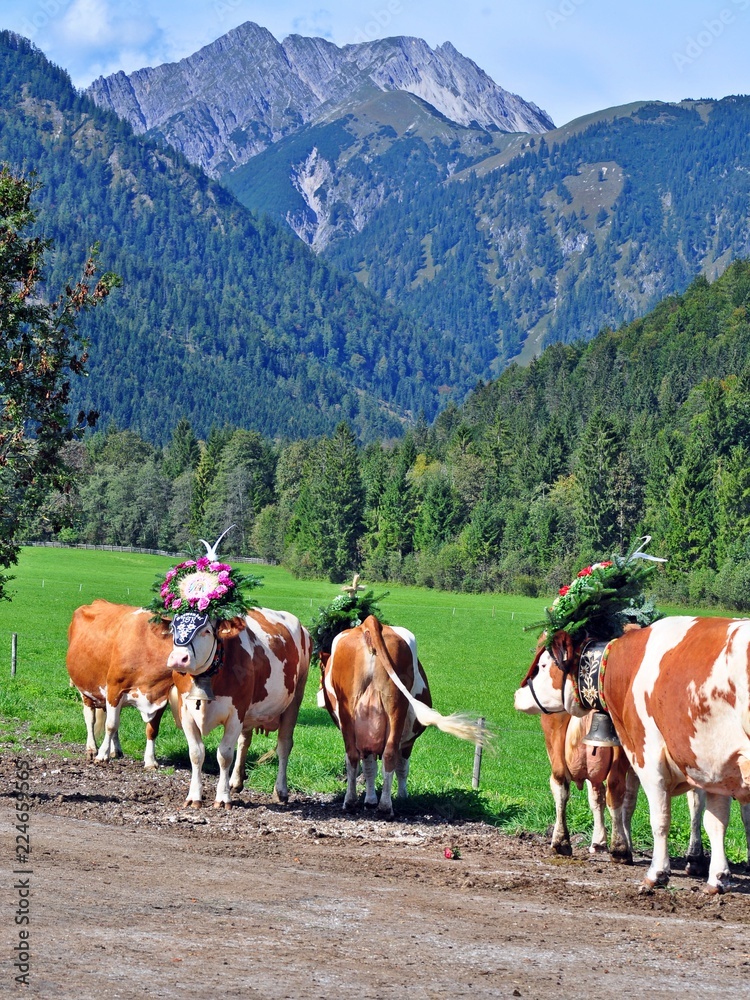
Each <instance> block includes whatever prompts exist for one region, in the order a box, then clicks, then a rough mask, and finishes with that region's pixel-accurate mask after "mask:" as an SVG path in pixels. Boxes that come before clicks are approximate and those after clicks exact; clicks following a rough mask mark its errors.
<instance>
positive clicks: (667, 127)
mask: <svg viewBox="0 0 750 1000" xmlns="http://www.w3.org/2000/svg"><path fill="white" fill-rule="evenodd" d="M355 126H356V127H355ZM336 129H338V132H339V133H340V134H341V135H343V136H345V137H346V143H347V144H346V145H344V144H342V148H343V149H344V150H345V152H344V153H343V154H342V153H340V152H339V153H335V152H333V153H332V152H331V150H330V147H331V143H332V142H333V141H334V138H335V136H334V132H335V130H336ZM358 132H361V124H360V123H359V122H347V121H346V120H342V121H340V122H335V123H331V124H330V125H329V126H328V127H327V129H326V130H325V131H323V130H321V129H318V130H317V131H316V132H314V133H313V132H311V133H310V135H309V136H307V139H308V143H307V145H304V140H305V138H306V136H305V134H304V133H300V135H299V136H298V137H296V140H295V142H296V145H295V147H294V150H291V152H293V153H294V156H293V157H292V159H291V161H289V160H288V161H287V163H286V164H281V163H280V157H279V155H278V154H274V153H273V152H269V153H265V154H263V155H262V157H261V158H260V159H259V167H262V168H263V169H262V170H260V171H259V173H258V174H257V182H256V181H254V180H253V178H252V177H251V176H250V175H249V168H245V170H244V175H243V173H242V172H239V173H238V176H237V178H229V179H228V180H227V183H230V184H232V185H233V186H234V188H235V189H236V190H237V191H239V193H240V197H242V198H246V199H248V201H250V202H251V203H252V204H253V205H254V206H255V207H256V208H257V207H260V206H261V205H262V203H263V201H264V199H265V200H266V207H267V208H268V210H270V211H277V212H278V213H279V215H280V216H281V215H283V214H286V217H287V218H288V220H289V221H290V222H291V223H292V224H295V225H297V223H296V221H295V220H297V219H298V218H299V210H297V209H295V208H294V206H293V202H292V197H291V196H292V195H294V194H296V192H295V191H294V186H293V185H292V184H291V183H290V163H291V173H292V175H293V178H294V177H296V176H298V175H299V173H300V171H303V168H304V166H305V164H306V163H307V162H308V161H307V160H306V158H307V157H309V156H310V154H311V150H312V149H313V148H315V149H316V150H317V153H316V156H315V162H314V165H315V171H316V174H315V176H316V180H317V184H318V185H319V187H318V189H317V191H316V197H317V198H318V202H319V203H320V204H321V205H323V206H324V208H325V213H326V215H325V218H326V219H330V218H333V219H334V220H335V221H336V226H337V228H336V231H335V232H330V227H329V231H328V232H327V234H326V245H325V248H324V249H323V251H322V252H323V255H324V256H325V257H326V258H327V259H328V260H330V261H332V262H334V263H336V264H337V265H339V266H340V267H342V268H343V269H345V270H347V271H349V272H351V273H352V274H356V275H357V277H358V278H359V280H360V281H362V283H363V284H365V285H367V287H369V288H370V289H372V290H373V291H375V292H376V293H377V294H378V295H379V296H383V297H386V298H388V299H389V300H390V301H393V302H395V303H398V304H399V305H400V306H402V307H403V308H404V309H406V310H408V311H409V312H410V313H411V314H412V315H414V316H418V317H420V319H421V320H422V321H424V322H425V323H426V324H427V325H428V326H429V327H430V328H431V329H432V330H433V331H435V332H436V333H438V332H439V333H440V334H441V335H442V336H444V337H446V338H448V339H450V340H452V339H453V338H455V339H456V340H457V341H458V342H459V343H462V344H463V357H462V367H461V371H460V373H459V378H460V379H461V380H462V383H461V384H462V387H465V386H467V385H468V386H470V384H471V380H472V377H482V378H485V379H486V378H488V377H491V376H492V374H493V373H494V374H498V373H499V372H500V371H501V370H502V368H503V366H504V365H505V364H506V363H507V362H508V361H509V360H510V359H512V358H516V357H519V356H520V357H521V359H522V360H523V362H525V363H526V362H528V361H529V360H530V359H531V358H532V357H533V356H534V355H536V354H538V353H539V352H540V350H541V349H542V348H543V347H544V346H546V345H548V344H550V343H554V342H557V341H562V342H564V343H571V342H573V341H575V340H578V339H590V338H591V337H593V336H594V335H595V334H596V333H598V332H599V331H600V330H601V329H602V328H604V327H612V328H614V327H616V326H619V325H620V324H621V323H623V322H627V321H629V320H631V319H633V318H635V317H636V316H639V315H643V314H645V313H646V312H647V311H648V309H650V308H652V307H653V306H654V305H655V304H656V303H657V302H658V301H660V300H661V299H662V298H664V297H665V296H666V295H669V294H672V293H676V292H682V291H683V290H684V289H685V288H686V287H687V285H688V284H689V283H690V281H691V280H692V279H693V278H694V277H695V276H696V275H698V274H699V273H701V272H703V273H705V274H707V275H708V276H709V277H714V276H716V275H717V274H720V273H721V271H722V270H723V269H724V268H725V267H726V266H727V264H728V263H729V262H730V261H731V260H733V259H735V258H737V257H742V256H746V255H748V254H749V253H750V223H749V222H748V212H747V206H748V203H750V171H748V164H749V163H750V98H746V97H728V98H725V99H724V100H721V101H700V102H696V101H685V102H683V103H682V104H679V105H674V104H661V103H658V102H657V103H650V104H639V105H635V106H629V107H626V108H621V109H614V110H612V111H609V112H603V113H599V114H596V115H591V116H589V118H588V119H586V120H584V121H582V122H580V123H573V124H572V125H570V126H567V127H565V128H561V129H557V130H555V131H552V132H549V133H547V134H546V135H545V136H542V137H536V138H534V137H531V138H530V137H528V136H516V137H515V138H514V139H513V141H512V142H509V144H508V140H507V139H504V141H505V142H506V144H508V148H506V149H505V150H504V151H502V152H499V153H497V154H495V155H494V156H491V157H487V158H485V159H484V160H483V161H482V162H481V163H478V164H476V165H475V166H474V167H471V168H464V169H463V170H462V169H461V163H460V161H461V153H462V150H461V148H460V144H459V142H458V140H457V139H454V140H453V146H451V144H450V142H447V143H446V145H445V146H444V148H443V147H441V144H440V141H439V140H437V139H435V140H434V141H432V140H425V138H423V137H422V136H421V135H419V134H418V132H416V131H411V132H410V131H406V132H405V133H403V134H402V135H400V136H399V137H398V138H393V140H392V142H391V143H389V144H387V145H384V143H383V140H382V136H381V135H380V134H379V133H378V131H377V130H372V134H371V135H370V140H369V143H365V142H364V141H363V139H362V136H361V135H359V134H358V135H357V145H356V146H355V147H353V148H354V152H353V151H352V148H350V147H351V144H352V143H353V142H354V134H355V133H358ZM394 135H395V133H394ZM488 140H489V137H488ZM494 141H496V140H494ZM316 144H317V145H316ZM488 152H491V146H490V149H489V150H488ZM473 155H474V156H476V153H473ZM274 171H275V173H274ZM347 177H355V178H356V184H354V183H348V182H347V180H346V179H347ZM295 183H297V182H296V181H295ZM284 191H287V192H288V194H287V195H284V193H283V192H284ZM376 194H377V195H378V197H379V200H378V197H376ZM297 197H298V198H299V196H298V195H297ZM368 197H369V199H370V200H369V201H368ZM285 198H286V200H284V199H285ZM282 205H284V206H285V209H284V213H282V212H280V211H279V208H280V207H281V206H282ZM298 228H299V227H298Z"/></svg>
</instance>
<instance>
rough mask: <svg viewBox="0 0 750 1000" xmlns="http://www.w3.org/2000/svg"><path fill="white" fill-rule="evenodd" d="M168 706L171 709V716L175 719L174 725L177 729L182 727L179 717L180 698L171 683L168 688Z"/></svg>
mask: <svg viewBox="0 0 750 1000" xmlns="http://www.w3.org/2000/svg"><path fill="white" fill-rule="evenodd" d="M169 707H170V708H171V709H172V718H173V719H174V721H175V725H176V726H177V728H178V729H182V719H181V717H180V699H179V696H178V694H177V688H176V687H175V686H174V684H173V685H172V687H171V688H170V689H169Z"/></svg>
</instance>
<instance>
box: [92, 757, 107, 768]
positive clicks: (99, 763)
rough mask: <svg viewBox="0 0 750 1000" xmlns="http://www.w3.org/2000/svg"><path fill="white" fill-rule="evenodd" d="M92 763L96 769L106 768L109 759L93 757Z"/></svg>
mask: <svg viewBox="0 0 750 1000" xmlns="http://www.w3.org/2000/svg"><path fill="white" fill-rule="evenodd" d="M94 763H95V764H96V766H97V767H106V766H107V764H109V757H94Z"/></svg>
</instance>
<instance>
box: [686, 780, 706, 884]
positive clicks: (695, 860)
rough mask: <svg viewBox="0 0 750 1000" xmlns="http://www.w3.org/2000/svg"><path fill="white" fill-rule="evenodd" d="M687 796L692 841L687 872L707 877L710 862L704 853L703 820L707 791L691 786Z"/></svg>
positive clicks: (696, 876) (697, 876)
mask: <svg viewBox="0 0 750 1000" xmlns="http://www.w3.org/2000/svg"><path fill="white" fill-rule="evenodd" d="M685 797H686V798H687V804H688V812H689V813H690V843H689V844H688V849H687V859H686V864H685V874H686V875H690V876H692V877H693V878H705V877H706V875H707V874H708V863H707V861H706V855H705V854H704V853H703V837H702V836H701V821H702V819H703V811H704V810H705V808H706V793H705V792H704V791H703V790H702V789H698V788H691V789H690V791H688V792H686V793H685Z"/></svg>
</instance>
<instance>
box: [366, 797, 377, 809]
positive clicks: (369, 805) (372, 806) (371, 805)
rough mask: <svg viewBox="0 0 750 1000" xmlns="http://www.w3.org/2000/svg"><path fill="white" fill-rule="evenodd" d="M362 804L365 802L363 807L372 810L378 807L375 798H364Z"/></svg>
mask: <svg viewBox="0 0 750 1000" xmlns="http://www.w3.org/2000/svg"><path fill="white" fill-rule="evenodd" d="M364 804H365V809H370V810H373V809H377V808H378V800H377V799H375V801H374V802H368V801H367V799H365V803H364Z"/></svg>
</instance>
